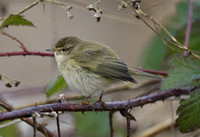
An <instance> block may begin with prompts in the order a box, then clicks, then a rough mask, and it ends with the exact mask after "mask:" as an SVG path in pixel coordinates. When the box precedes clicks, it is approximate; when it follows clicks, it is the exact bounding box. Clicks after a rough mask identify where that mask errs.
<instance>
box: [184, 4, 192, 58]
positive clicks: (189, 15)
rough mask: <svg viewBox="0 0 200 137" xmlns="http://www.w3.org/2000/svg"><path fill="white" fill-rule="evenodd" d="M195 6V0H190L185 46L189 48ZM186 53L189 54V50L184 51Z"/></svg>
mask: <svg viewBox="0 0 200 137" xmlns="http://www.w3.org/2000/svg"><path fill="white" fill-rule="evenodd" d="M193 8H194V0H189V8H188V23H187V30H186V35H185V47H186V48H187V49H188V48H189V42H190V33H191V28H192V16H193ZM184 55H185V56H187V55H188V51H184Z"/></svg>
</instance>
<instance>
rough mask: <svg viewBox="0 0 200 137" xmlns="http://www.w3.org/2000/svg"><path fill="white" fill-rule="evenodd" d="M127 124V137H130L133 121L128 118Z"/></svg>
mask: <svg viewBox="0 0 200 137" xmlns="http://www.w3.org/2000/svg"><path fill="white" fill-rule="evenodd" d="M126 122H127V135H126V136H127V137H130V130H131V120H130V118H129V117H126Z"/></svg>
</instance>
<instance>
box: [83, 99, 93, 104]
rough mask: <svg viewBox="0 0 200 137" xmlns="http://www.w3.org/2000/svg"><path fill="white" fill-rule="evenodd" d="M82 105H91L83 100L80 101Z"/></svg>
mask: <svg viewBox="0 0 200 137" xmlns="http://www.w3.org/2000/svg"><path fill="white" fill-rule="evenodd" d="M82 104H83V105H91V103H90V102H89V101H88V100H83V101H82Z"/></svg>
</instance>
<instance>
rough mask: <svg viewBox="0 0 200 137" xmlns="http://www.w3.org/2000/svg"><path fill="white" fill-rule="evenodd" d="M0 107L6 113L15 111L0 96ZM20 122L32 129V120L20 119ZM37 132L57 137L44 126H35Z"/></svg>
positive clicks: (49, 136)
mask: <svg viewBox="0 0 200 137" xmlns="http://www.w3.org/2000/svg"><path fill="white" fill-rule="evenodd" d="M0 106H2V107H3V108H5V109H6V110H7V111H15V109H14V108H13V107H12V106H11V105H10V104H8V103H7V102H6V101H5V99H4V98H3V97H2V96H0ZM32 112H34V111H32ZM32 112H31V113H32ZM31 115H32V114H30V116H31ZM21 120H22V121H24V122H26V123H27V124H29V125H30V126H32V127H33V125H34V123H33V120H31V119H28V118H21ZM37 130H38V131H40V132H41V133H43V134H45V135H46V136H47V137H57V136H56V135H55V134H54V133H53V132H51V131H50V130H48V129H47V128H45V126H44V125H43V124H37Z"/></svg>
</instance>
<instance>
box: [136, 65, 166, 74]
mask: <svg viewBox="0 0 200 137" xmlns="http://www.w3.org/2000/svg"><path fill="white" fill-rule="evenodd" d="M134 68H135V69H137V70H140V71H143V72H147V73H151V74H159V75H163V76H167V73H166V72H165V71H158V70H151V69H142V68H136V67H134Z"/></svg>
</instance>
